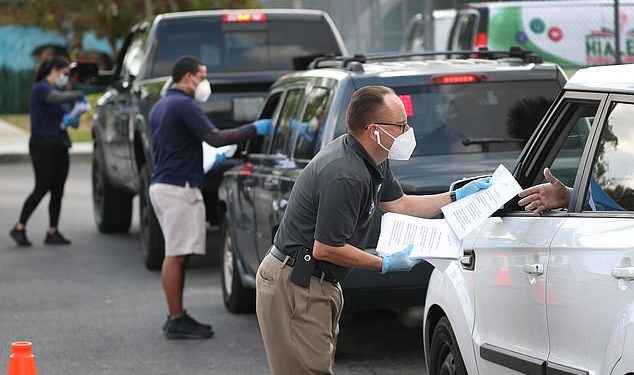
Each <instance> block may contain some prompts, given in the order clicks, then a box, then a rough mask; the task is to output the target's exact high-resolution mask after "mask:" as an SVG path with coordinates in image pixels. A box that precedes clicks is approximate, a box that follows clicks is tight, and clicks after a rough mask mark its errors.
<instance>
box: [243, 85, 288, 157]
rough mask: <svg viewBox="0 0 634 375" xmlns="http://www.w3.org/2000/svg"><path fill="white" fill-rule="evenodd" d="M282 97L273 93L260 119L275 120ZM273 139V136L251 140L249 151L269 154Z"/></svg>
mask: <svg viewBox="0 0 634 375" xmlns="http://www.w3.org/2000/svg"><path fill="white" fill-rule="evenodd" d="M281 97H282V92H274V93H272V94H271V95H270V96H269V97H268V98H267V100H266V102H265V103H264V106H263V107H262V112H261V113H260V117H259V118H258V119H275V116H276V115H277V113H278V108H279V105H280V98H281ZM272 138H273V137H272V136H265V137H264V136H263V137H256V138H254V139H252V140H250V144H249V149H248V151H249V152H256V153H260V154H266V153H268V151H269V148H270V147H271V141H272Z"/></svg>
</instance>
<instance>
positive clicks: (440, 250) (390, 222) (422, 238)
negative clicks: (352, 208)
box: [376, 212, 462, 259]
mask: <svg viewBox="0 0 634 375" xmlns="http://www.w3.org/2000/svg"><path fill="white" fill-rule="evenodd" d="M410 244H411V245H413V246H414V247H413V249H412V252H411V254H410V258H416V259H422V258H426V259H427V258H441V259H458V258H459V257H461V256H462V243H461V241H460V240H458V238H457V237H456V236H455V235H454V234H453V231H452V230H451V228H450V227H449V224H447V222H446V221H445V220H443V219H421V218H418V217H414V216H408V215H401V214H397V213H393V212H389V213H386V214H384V215H383V217H382V218H381V234H380V236H379V241H378V243H377V246H376V250H377V252H378V253H379V254H380V255H382V256H386V255H390V254H393V253H395V252H398V251H402V250H403V249H405V248H406V247H407V246H408V245H410Z"/></svg>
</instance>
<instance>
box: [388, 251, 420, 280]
mask: <svg viewBox="0 0 634 375" xmlns="http://www.w3.org/2000/svg"><path fill="white" fill-rule="evenodd" d="M413 248H414V246H413V245H409V246H407V247H406V248H405V249H403V250H401V251H398V252H396V253H394V254H390V255H387V256H384V257H383V265H382V266H381V273H388V272H394V271H409V270H411V269H412V268H413V267H414V266H415V265H417V264H418V263H420V262H421V259H412V258H410V257H409V255H410V254H411V253H412V249H413Z"/></svg>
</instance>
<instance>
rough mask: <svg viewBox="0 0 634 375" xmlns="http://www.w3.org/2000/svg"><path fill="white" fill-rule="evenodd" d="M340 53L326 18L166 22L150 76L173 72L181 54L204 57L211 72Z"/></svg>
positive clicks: (275, 66)
mask: <svg viewBox="0 0 634 375" xmlns="http://www.w3.org/2000/svg"><path fill="white" fill-rule="evenodd" d="M325 53H335V54H341V51H340V50H339V46H338V44H337V40H336V38H335V36H334V34H333V32H332V30H331V29H330V27H329V25H328V24H327V23H326V22H325V21H323V20H322V21H301V22H300V21H290V20H289V21H285V20H280V21H267V22H265V23H261V22H250V23H249V22H245V23H221V22H220V21H219V20H217V19H211V20H210V19H208V18H201V19H188V20H172V21H169V22H163V23H161V25H160V26H159V28H158V30H157V35H156V46H155V52H154V61H153V63H152V67H151V69H150V73H149V75H150V78H154V77H162V76H169V75H170V74H171V69H172V66H173V65H174V62H176V60H177V59H178V58H179V57H180V56H183V55H193V56H196V57H198V58H200V59H201V60H202V61H203V63H205V65H207V71H208V72H209V73H224V72H244V71H269V70H292V69H301V68H304V67H305V66H306V65H307V64H308V63H309V62H310V61H311V60H312V59H313V58H314V57H315V56H319V55H323V54H325Z"/></svg>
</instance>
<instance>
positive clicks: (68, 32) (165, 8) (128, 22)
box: [0, 0, 258, 56]
mask: <svg viewBox="0 0 634 375" xmlns="http://www.w3.org/2000/svg"><path fill="white" fill-rule="evenodd" d="M257 7H258V5H257V1H255V0H144V1H129V0H98V1H85V0H8V1H6V2H5V3H4V4H3V5H2V6H0V10H2V11H0V24H19V25H30V26H40V27H43V28H44V29H47V30H51V31H57V32H59V33H60V34H62V35H63V36H64V37H65V38H66V40H67V41H68V47H69V49H71V50H72V49H73V48H81V41H82V37H83V35H84V33H86V32H88V31H95V33H96V34H97V36H98V37H102V38H105V39H106V40H108V43H109V44H110V48H111V52H112V56H115V55H116V52H117V51H116V45H117V41H119V40H121V39H122V38H124V37H125V36H126V35H127V33H128V30H129V29H130V27H131V26H132V25H134V24H135V23H137V22H139V21H142V20H144V19H150V18H151V17H153V16H154V15H155V14H160V13H166V12H177V11H187V10H203V9H230V8H234V9H235V8H257Z"/></svg>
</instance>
